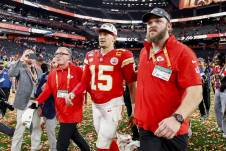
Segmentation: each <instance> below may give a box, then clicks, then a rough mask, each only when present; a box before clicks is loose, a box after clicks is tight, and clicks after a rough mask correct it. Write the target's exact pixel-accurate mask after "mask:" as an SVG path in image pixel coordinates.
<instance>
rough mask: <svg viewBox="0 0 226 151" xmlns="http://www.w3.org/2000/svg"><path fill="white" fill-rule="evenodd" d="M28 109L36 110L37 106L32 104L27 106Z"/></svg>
mask: <svg viewBox="0 0 226 151" xmlns="http://www.w3.org/2000/svg"><path fill="white" fill-rule="evenodd" d="M29 108H30V109H38V105H37V104H36V103H32V104H31V105H30V106H29Z"/></svg>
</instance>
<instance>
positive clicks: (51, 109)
mask: <svg viewBox="0 0 226 151" xmlns="http://www.w3.org/2000/svg"><path fill="white" fill-rule="evenodd" d="M50 66H51V68H50V71H49V69H48V68H49V67H48V64H44V63H43V64H42V65H41V69H42V71H43V75H42V76H41V78H40V79H39V82H38V86H37V89H36V92H35V96H36V97H38V96H39V95H40V94H41V92H42V90H43V89H44V87H45V83H46V81H47V79H48V74H49V72H51V71H52V70H54V69H56V68H57V62H56V58H53V59H52V61H51V63H50ZM40 109H41V117H44V124H45V126H46V131H47V136H48V141H49V146H50V147H49V148H50V149H49V150H50V151H56V144H57V140H56V134H55V133H56V132H55V131H56V130H55V129H56V112H55V106H54V97H53V96H52V95H51V96H50V97H49V98H48V99H47V100H46V101H45V102H44V103H43V104H41V106H40Z"/></svg>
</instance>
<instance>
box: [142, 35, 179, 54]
mask: <svg viewBox="0 0 226 151" xmlns="http://www.w3.org/2000/svg"><path fill="white" fill-rule="evenodd" d="M175 41H176V38H175V36H174V35H170V37H169V38H168V39H167V40H166V43H165V46H166V49H167V50H169V48H170V47H172V45H173V43H174V42H175ZM144 47H145V48H146V50H147V52H148V53H149V51H150V48H151V47H152V43H151V42H148V41H145V42H144Z"/></svg>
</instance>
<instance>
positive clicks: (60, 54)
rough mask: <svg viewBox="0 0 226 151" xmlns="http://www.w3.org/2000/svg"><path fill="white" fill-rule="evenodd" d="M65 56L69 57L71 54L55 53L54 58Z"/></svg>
mask: <svg viewBox="0 0 226 151" xmlns="http://www.w3.org/2000/svg"><path fill="white" fill-rule="evenodd" d="M58 55H59V56H63V55H66V56H68V55H70V54H68V53H63V52H58V53H55V54H54V56H58Z"/></svg>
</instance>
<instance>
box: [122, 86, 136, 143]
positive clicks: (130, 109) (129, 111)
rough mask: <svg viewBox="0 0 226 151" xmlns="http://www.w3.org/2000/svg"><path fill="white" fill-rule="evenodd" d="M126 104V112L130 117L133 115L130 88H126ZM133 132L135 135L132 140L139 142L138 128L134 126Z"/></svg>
mask: <svg viewBox="0 0 226 151" xmlns="http://www.w3.org/2000/svg"><path fill="white" fill-rule="evenodd" d="M124 102H125V106H126V110H127V115H128V116H129V117H130V116H131V114H132V104H131V99H130V93H129V87H128V86H126V90H125V92H124ZM131 130H132V133H133V136H132V140H138V139H139V132H138V128H137V126H136V125H133V126H132V127H131Z"/></svg>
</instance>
